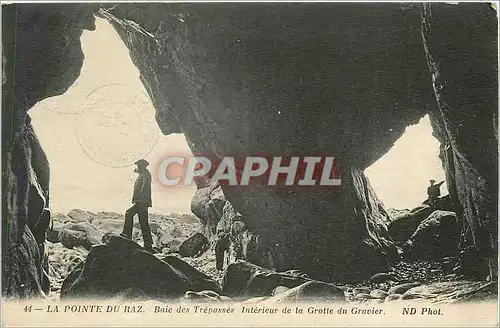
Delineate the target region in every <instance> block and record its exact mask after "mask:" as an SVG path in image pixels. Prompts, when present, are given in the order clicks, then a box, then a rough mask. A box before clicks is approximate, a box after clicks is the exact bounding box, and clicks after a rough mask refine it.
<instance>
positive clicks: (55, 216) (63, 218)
mask: <svg viewBox="0 0 500 328" xmlns="http://www.w3.org/2000/svg"><path fill="white" fill-rule="evenodd" d="M52 221H53V222H56V221H57V222H60V223H71V222H75V219H73V218H70V217H69V216H67V215H66V214H62V213H57V212H56V213H52Z"/></svg>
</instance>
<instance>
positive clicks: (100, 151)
mask: <svg viewBox="0 0 500 328" xmlns="http://www.w3.org/2000/svg"><path fill="white" fill-rule="evenodd" d="M96 25H97V28H96V30H95V31H84V33H83V36H82V47H83V51H84V53H85V61H84V64H83V68H82V72H81V75H80V77H79V78H78V79H77V81H76V82H75V83H74V84H73V85H72V86H71V87H70V88H69V89H68V91H67V92H66V93H65V94H63V95H61V96H58V97H52V98H48V99H45V100H44V101H41V102H39V103H38V104H36V105H35V106H34V107H33V108H32V109H31V110H30V112H29V114H30V115H31V117H32V122H33V127H34V129H35V131H36V134H37V135H38V137H39V139H40V142H41V144H42V147H43V148H44V150H45V152H46V153H47V156H48V158H49V162H50V165H51V187H50V188H51V208H52V210H53V211H55V212H63V213H64V212H68V211H70V210H71V209H73V208H80V209H84V210H89V211H93V212H98V211H115V212H124V211H125V210H126V209H127V208H128V207H130V206H131V196H132V195H131V194H132V189H133V184H134V180H135V178H136V174H135V173H134V172H133V169H134V167H135V166H134V165H133V163H134V162H135V161H136V160H137V159H139V158H145V159H146V160H148V161H149V162H150V163H157V162H159V161H161V160H162V159H163V158H164V157H165V155H166V154H167V153H168V154H180V155H183V156H188V155H189V154H190V150H189V147H188V145H187V142H186V139H185V138H184V136H183V135H182V134H172V135H169V136H164V135H163V134H162V133H161V132H160V130H159V128H158V125H157V123H156V121H155V119H154V108H153V106H152V104H151V101H150V100H149V97H148V96H147V93H146V91H145V89H144V86H143V85H142V83H141V82H140V80H139V72H138V70H137V68H136V67H135V66H134V64H133V63H132V60H131V59H130V57H129V54H128V50H127V48H126V47H125V45H124V44H123V42H122V41H121V40H120V38H119V36H118V34H117V33H116V32H115V31H114V29H113V28H112V27H111V25H110V24H109V23H108V22H107V21H105V20H103V19H100V18H97V21H96ZM438 147H439V144H438V142H437V140H436V139H435V138H434V137H433V136H432V135H431V127H430V123H429V118H428V117H427V116H426V117H424V118H423V119H422V120H421V121H420V123H419V124H417V125H414V126H410V127H408V128H407V131H406V132H405V134H404V135H403V136H402V137H401V138H400V139H399V140H398V141H397V142H396V143H395V145H394V147H393V148H392V149H391V150H390V151H389V152H388V153H387V154H386V155H384V156H383V157H382V158H380V159H379V160H378V161H377V162H376V163H374V164H373V165H372V166H370V167H369V168H367V169H366V171H365V173H366V174H367V176H368V178H369V179H370V181H371V183H372V186H373V188H374V189H375V191H376V192H377V194H378V196H379V197H380V199H381V200H382V202H384V204H385V205H386V206H387V207H396V208H412V207H415V206H417V205H418V204H420V203H421V202H422V201H423V200H425V197H426V189H427V185H428V183H429V179H430V178H433V179H435V180H438V181H440V180H444V172H443V169H442V167H441V163H440V160H439V158H438ZM195 190H196V187H195V186H175V187H165V186H163V185H161V184H160V183H159V182H157V181H155V179H153V186H152V194H153V207H152V209H151V211H152V212H158V213H172V212H176V213H190V202H191V198H192V196H193V194H194V192H195ZM445 190H446V186H443V187H442V191H443V192H445Z"/></svg>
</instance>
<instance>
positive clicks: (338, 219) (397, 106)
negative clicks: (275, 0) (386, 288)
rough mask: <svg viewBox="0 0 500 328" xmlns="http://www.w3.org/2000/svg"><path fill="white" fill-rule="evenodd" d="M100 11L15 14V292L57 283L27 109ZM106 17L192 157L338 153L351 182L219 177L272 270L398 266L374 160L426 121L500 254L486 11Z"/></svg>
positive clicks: (72, 74)
mask: <svg viewBox="0 0 500 328" xmlns="http://www.w3.org/2000/svg"><path fill="white" fill-rule="evenodd" d="M96 9H97V8H96V7H95V6H93V5H92V6H91V5H77V4H68V5H48V4H43V5H27V4H26V5H9V6H5V7H4V10H3V24H4V25H3V44H2V51H3V58H2V59H3V65H4V69H5V76H4V79H3V98H2V106H3V109H2V110H3V113H4V115H3V120H2V128H3V138H4V140H9V142H3V143H2V151H3V153H2V154H3V163H2V165H3V175H2V179H3V186H4V189H3V192H4V195H5V196H4V198H3V204H2V210H3V215H4V216H3V218H4V222H5V224H4V229H3V236H4V238H3V243H4V244H3V248H2V252H3V263H4V265H3V269H4V274H3V277H4V278H3V279H4V284H3V286H4V287H3V292H4V294H5V295H11V296H28V295H33V294H35V295H36V294H40V293H41V292H42V290H43V288H42V287H43V272H42V271H41V269H42V267H43V258H42V253H43V245H40V244H41V243H40V241H43V239H44V236H43V235H44V232H45V229H46V217H47V211H46V209H47V207H48V206H49V200H48V198H49V195H48V183H49V167H48V163H47V160H46V158H45V156H44V154H43V150H42V149H41V147H40V145H39V143H38V142H37V141H36V136H34V134H33V133H32V131H31V127H30V124H29V120H27V119H26V113H27V111H28V109H29V108H30V107H31V106H33V104H35V103H36V102H37V101H39V100H41V99H44V98H46V97H49V96H54V95H58V94H61V93H63V92H64V91H65V90H66V89H67V88H68V87H69V86H70V85H71V84H72V83H73V82H74V80H75V79H76V78H77V76H78V74H79V71H80V68H81V65H82V60H83V54H82V52H81V47H80V43H79V37H80V35H81V32H82V29H84V28H88V29H93V17H92V13H93V12H95V11H96ZM100 15H102V16H103V17H105V18H107V19H108V20H110V22H112V23H113V25H114V27H115V29H116V31H117V32H118V33H119V35H120V36H121V38H122V39H123V41H124V42H125V44H126V46H127V47H128V48H129V51H130V56H131V58H132V60H133V61H134V63H135V65H136V66H137V67H138V68H139V71H140V74H141V76H140V78H141V80H142V81H143V83H144V85H145V87H146V89H147V90H148V92H149V94H150V96H151V99H152V100H153V103H154V105H155V108H156V118H157V121H158V124H159V126H160V128H161V130H162V131H163V133H164V134H169V133H179V132H182V133H184V134H185V135H186V137H187V139H188V142H189V144H190V147H191V148H192V150H193V152H194V153H200V154H208V155H210V156H215V157H218V158H222V157H224V156H236V157H242V156H249V155H255V154H265V155H267V156H299V155H309V154H318V153H320V154H324V155H327V156H334V157H335V158H336V159H337V160H338V162H339V168H340V174H341V179H342V185H341V187H340V188H338V189H331V188H329V189H325V188H308V189H307V190H304V189H299V190H297V189H287V188H277V187H276V188H272V187H267V186H261V185H253V186H250V187H248V188H245V189H241V188H238V187H229V186H223V188H224V193H225V194H226V196H227V199H228V200H229V201H230V202H231V203H232V204H233V206H234V208H235V209H236V210H237V211H238V212H240V213H242V215H244V216H245V218H246V219H247V221H248V226H249V229H250V230H251V231H252V233H254V234H256V235H259V236H260V237H261V238H259V240H261V241H262V243H263V244H264V245H265V246H266V247H267V248H269V249H270V252H271V254H272V257H273V262H274V265H275V267H276V268H278V269H282V270H286V269H300V270H302V271H305V272H308V273H309V274H310V275H311V276H313V277H314V278H317V279H325V280H356V279H362V278H365V277H367V276H368V275H370V274H371V273H374V272H377V271H381V270H383V269H385V268H386V267H387V261H388V260H390V259H391V258H392V257H393V256H394V255H395V254H394V253H395V247H394V245H393V242H392V241H391V239H390V237H389V235H388V233H387V230H386V228H385V224H384V223H385V222H386V220H387V213H386V211H385V209H384V206H383V204H382V203H381V202H380V201H379V200H378V199H377V196H376V195H375V193H374V192H373V190H372V189H371V187H370V185H369V182H368V181H367V179H366V177H365V176H364V174H363V170H364V169H365V168H366V167H367V166H369V165H370V164H371V163H373V162H374V161H376V160H377V159H378V158H380V157H381V156H382V155H383V154H384V153H385V152H387V151H388V150H389V149H390V147H391V146H392V145H393V143H394V141H395V140H397V139H398V138H399V137H400V136H401V135H402V133H403V132H404V129H405V127H406V126H408V125H409V124H413V123H416V122H417V121H418V120H419V119H420V118H421V117H422V116H424V115H425V114H427V113H429V114H430V115H431V117H432V122H433V127H434V130H435V134H436V136H437V137H438V139H439V140H440V141H441V143H442V145H441V147H442V150H441V156H442V160H443V166H444V169H445V171H446V174H447V184H448V186H449V188H450V194H451V196H452V199H453V201H454V203H455V206H456V209H457V211H458V212H459V213H460V214H462V213H463V214H464V218H465V222H467V224H466V227H469V228H468V230H467V229H465V230H464V237H463V241H464V242H465V243H467V242H470V243H471V244H473V245H474V246H476V247H477V248H479V249H480V250H481V251H482V254H483V256H484V257H485V258H487V259H490V260H491V259H496V252H494V251H496V242H497V230H496V225H497V212H496V206H497V203H496V195H497V190H498V187H497V152H496V150H495V145H496V144H497V140H498V139H497V125H496V108H497V97H496V93H497V81H496V77H497V64H496V49H497V45H496V41H495V38H496V32H495V31H496V27H497V23H496V16H495V12H494V11H493V10H492V9H491V8H489V7H488V5H486V4H464V5H459V6H449V5H434V4H432V5H430V6H429V5H425V6H422V5H419V4H418V5H417V4H411V5H404V7H402V5H401V4H389V3H386V4H367V3H365V4H356V5H352V4H344V3H335V4H333V3H332V4H326V3H323V4H320V3H315V4H307V3H293V4H290V3H288V4H270V3H264V4H249V3H238V4H229V3H223V4H201V3H198V4H172V3H170V4H166V3H164V4H151V3H150V4H137V3H134V4H118V5H116V6H114V8H108V9H107V10H105V11H100ZM450 24H453V27H454V28H451V29H450V28H449V26H451V25H450ZM16 25H17V29H15V28H14V27H15V26H16ZM464 36H466V37H464ZM14 41H15V42H14ZM429 68H430V70H429ZM436 100H437V101H436ZM388 183H390V182H388ZM40 236H41V237H40ZM467 236H469V237H471V238H467ZM492 251H493V252H492Z"/></svg>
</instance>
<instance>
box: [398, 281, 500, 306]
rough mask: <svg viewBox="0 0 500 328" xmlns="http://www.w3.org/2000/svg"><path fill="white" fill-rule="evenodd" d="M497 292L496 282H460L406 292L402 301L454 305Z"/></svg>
mask: <svg viewBox="0 0 500 328" xmlns="http://www.w3.org/2000/svg"><path fill="white" fill-rule="evenodd" d="M496 292H497V283H496V282H485V281H472V280H458V281H444V282H434V283H429V284H423V285H420V286H415V287H412V288H410V289H408V290H406V291H405V292H404V293H403V295H402V296H401V299H405V300H406V299H418V298H423V299H428V300H433V301H444V302H447V303H453V302H457V301H464V300H467V299H470V298H473V296H474V294H480V293H487V294H495V293H496Z"/></svg>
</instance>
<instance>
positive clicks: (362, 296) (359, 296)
mask: <svg viewBox="0 0 500 328" xmlns="http://www.w3.org/2000/svg"><path fill="white" fill-rule="evenodd" d="M353 299H354V300H355V301H357V302H362V301H366V300H372V299H374V297H372V296H371V295H370V294H367V293H359V294H356V295H354V297H353Z"/></svg>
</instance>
